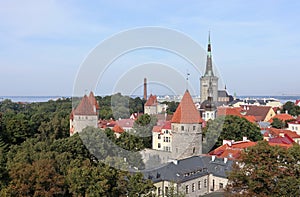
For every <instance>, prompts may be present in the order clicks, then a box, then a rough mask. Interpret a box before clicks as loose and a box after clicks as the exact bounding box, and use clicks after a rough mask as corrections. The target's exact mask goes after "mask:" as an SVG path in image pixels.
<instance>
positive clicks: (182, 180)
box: [143, 156, 233, 197]
mask: <svg viewBox="0 0 300 197" xmlns="http://www.w3.org/2000/svg"><path fill="white" fill-rule="evenodd" d="M232 162H233V161H231V160H227V159H218V158H215V157H210V156H195V157H190V158H187V159H183V160H174V161H173V162H171V163H168V164H167V165H165V166H164V167H162V168H158V169H154V170H149V171H145V172H143V174H144V177H145V178H147V179H150V180H152V181H153V182H154V185H155V186H156V190H155V191H153V193H155V194H156V195H157V196H170V195H171V194H184V195H185V196H188V197H198V196H202V195H205V194H209V193H212V192H216V191H223V190H224V188H225V187H226V185H227V183H228V179H227V175H226V173H227V172H228V171H230V170H231V166H232Z"/></svg>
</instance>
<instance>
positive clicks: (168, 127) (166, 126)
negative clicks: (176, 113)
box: [161, 121, 171, 129]
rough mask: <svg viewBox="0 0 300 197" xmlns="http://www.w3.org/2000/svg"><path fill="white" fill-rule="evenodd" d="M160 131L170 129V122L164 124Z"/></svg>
mask: <svg viewBox="0 0 300 197" xmlns="http://www.w3.org/2000/svg"><path fill="white" fill-rule="evenodd" d="M161 129H171V122H170V121H167V122H165V124H164V126H163V127H162V128H161Z"/></svg>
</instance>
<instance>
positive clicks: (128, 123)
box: [116, 119, 134, 128]
mask: <svg viewBox="0 0 300 197" xmlns="http://www.w3.org/2000/svg"><path fill="white" fill-rule="evenodd" d="M116 124H117V125H119V126H120V127H122V128H132V127H133V124H134V120H132V119H121V120H117V121H116Z"/></svg>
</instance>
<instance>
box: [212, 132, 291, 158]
mask: <svg viewBox="0 0 300 197" xmlns="http://www.w3.org/2000/svg"><path fill="white" fill-rule="evenodd" d="M268 143H269V145H270V146H280V147H283V148H290V147H292V146H293V144H292V143H293V140H292V139H291V138H289V137H281V138H276V139H275V140H273V141H269V142H268ZM256 144H257V143H256V142H252V141H240V142H232V144H231V146H230V145H228V144H224V145H222V146H220V147H218V148H216V149H215V150H213V151H211V152H210V153H208V154H209V155H215V156H217V157H220V158H232V159H238V158H239V157H240V155H241V153H242V151H243V150H244V149H246V148H249V147H252V146H255V145H256Z"/></svg>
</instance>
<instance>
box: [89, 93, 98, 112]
mask: <svg viewBox="0 0 300 197" xmlns="http://www.w3.org/2000/svg"><path fill="white" fill-rule="evenodd" d="M89 101H90V102H91V103H92V104H93V105H95V107H96V110H99V109H100V107H99V105H98V102H97V100H96V98H95V96H94V93H93V92H92V91H91V92H90V95H89Z"/></svg>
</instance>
